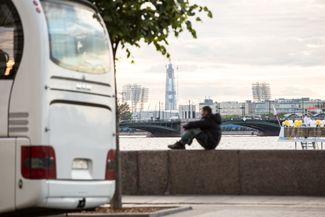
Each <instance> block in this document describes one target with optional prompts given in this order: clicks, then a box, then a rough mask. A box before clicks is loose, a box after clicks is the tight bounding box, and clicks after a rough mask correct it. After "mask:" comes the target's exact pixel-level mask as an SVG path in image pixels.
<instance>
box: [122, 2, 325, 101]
mask: <svg viewBox="0 0 325 217" xmlns="http://www.w3.org/2000/svg"><path fill="white" fill-rule="evenodd" d="M192 2H194V3H198V4H200V5H206V6H208V7H209V8H210V10H211V11H212V12H213V14H214V18H213V19H209V18H205V17H203V18H204V19H203V22H202V23H197V24H195V28H196V29H197V32H198V39H193V38H191V37H190V35H189V34H185V35H183V36H181V37H179V38H173V37H171V38H170V39H169V41H170V46H169V47H168V49H169V51H170V53H171V55H172V58H171V62H172V64H173V65H174V67H175V77H176V79H177V81H176V84H177V91H178V94H177V95H178V103H179V104H185V103H188V101H189V100H191V102H194V103H198V102H200V101H202V100H203V99H204V98H211V99H213V100H215V101H244V100H251V99H252V93H251V92H252V91H251V84H252V83H253V82H268V83H270V85H271V92H272V98H301V97H311V98H322V99H325V0H272V1H270V0H192ZM131 50H132V51H133V59H134V61H135V63H134V64H132V63H131V61H130V60H128V59H127V58H125V55H124V53H123V52H122V51H120V55H121V56H120V60H119V62H118V63H117V70H118V71H117V72H118V87H119V90H120V91H121V90H122V86H123V85H125V84H128V83H139V84H142V85H143V86H145V87H148V88H149V91H150V92H149V100H150V103H149V104H150V105H148V107H150V106H153V105H155V104H157V103H158V102H159V101H161V102H163V101H164V91H165V76H166V75H165V70H166V68H165V67H166V64H168V63H169V62H168V60H167V59H166V58H164V57H162V56H161V55H160V54H159V53H158V52H156V51H155V49H154V48H153V47H152V46H147V45H144V44H142V47H141V48H140V49H138V48H132V49H131Z"/></svg>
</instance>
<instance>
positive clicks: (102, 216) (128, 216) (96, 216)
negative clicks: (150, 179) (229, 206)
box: [66, 206, 192, 217]
mask: <svg viewBox="0 0 325 217" xmlns="http://www.w3.org/2000/svg"><path fill="white" fill-rule="evenodd" d="M189 210H192V207H191V206H182V207H175V208H170V209H166V210H160V211H157V212H153V213H120V214H118V213H112V214H110V213H93V214H86V213H85V214H82V213H76V214H68V215H66V216H67V217H132V216H135V217H162V216H167V215H171V214H176V213H179V212H184V211H189Z"/></svg>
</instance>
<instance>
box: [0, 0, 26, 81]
mask: <svg viewBox="0 0 325 217" xmlns="http://www.w3.org/2000/svg"><path fill="white" fill-rule="evenodd" d="M22 53H23V31H22V25H21V21H20V18H19V15H18V13H17V11H16V9H15V7H14V5H13V3H12V2H11V1H10V0H1V2H0V79H14V77H15V75H16V73H17V70H18V66H19V64H20V61H21V57H22Z"/></svg>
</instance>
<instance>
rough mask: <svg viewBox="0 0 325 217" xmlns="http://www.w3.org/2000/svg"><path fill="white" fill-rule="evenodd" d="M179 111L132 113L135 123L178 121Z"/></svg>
mask: <svg viewBox="0 0 325 217" xmlns="http://www.w3.org/2000/svg"><path fill="white" fill-rule="evenodd" d="M179 118H180V117H179V114H178V111H141V112H134V113H132V120H133V121H154V120H178V119H179Z"/></svg>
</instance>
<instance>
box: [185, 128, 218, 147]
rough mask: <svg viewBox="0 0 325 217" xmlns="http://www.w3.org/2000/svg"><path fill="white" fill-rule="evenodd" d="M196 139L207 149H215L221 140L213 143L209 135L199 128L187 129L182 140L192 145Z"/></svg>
mask: <svg viewBox="0 0 325 217" xmlns="http://www.w3.org/2000/svg"><path fill="white" fill-rule="evenodd" d="M220 138H221V135H220ZM220 138H219V141H220ZM194 139H196V140H197V141H198V143H199V144H200V145H201V146H202V147H203V148H204V149H206V150H211V149H215V148H216V146H217V145H218V144H219V141H218V143H216V144H211V142H209V135H208V134H207V133H205V132H204V131H202V130H201V129H199V128H193V129H189V130H186V131H185V133H184V135H183V136H182V138H181V140H180V142H181V143H183V144H188V145H191V144H192V142H193V140H194Z"/></svg>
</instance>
